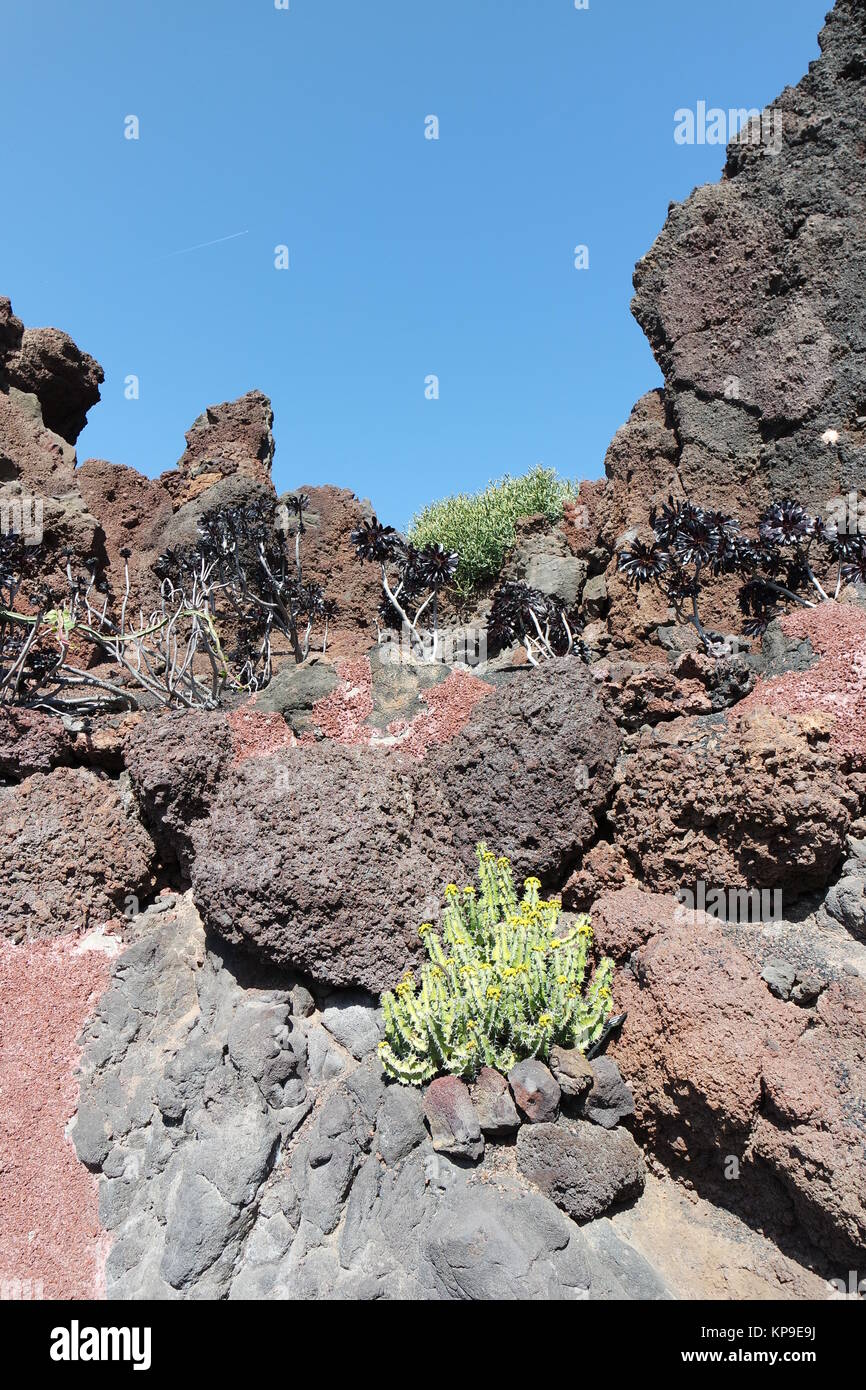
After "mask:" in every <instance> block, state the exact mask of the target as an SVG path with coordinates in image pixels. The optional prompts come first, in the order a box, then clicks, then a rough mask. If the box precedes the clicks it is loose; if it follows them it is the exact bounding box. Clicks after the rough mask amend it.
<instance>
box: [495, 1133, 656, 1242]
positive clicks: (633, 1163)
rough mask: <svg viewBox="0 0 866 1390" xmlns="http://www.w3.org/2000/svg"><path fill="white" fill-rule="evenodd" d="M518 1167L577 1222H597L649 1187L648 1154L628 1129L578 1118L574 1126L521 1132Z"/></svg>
mask: <svg viewBox="0 0 866 1390" xmlns="http://www.w3.org/2000/svg"><path fill="white" fill-rule="evenodd" d="M517 1166H518V1169H519V1171H520V1172H521V1173H522V1174H523V1175H524V1177H526V1178H528V1179H529V1181H530V1182H533V1183H535V1186H536V1187H538V1188H539V1189H540V1190H541V1191H542V1192H543V1193H544V1194H545V1196H547V1197H550V1199H551V1201H553V1202H555V1203H556V1205H557V1206H558V1207H561V1208H562V1210H563V1211H566V1212H568V1215H569V1216H571V1217H573V1219H574V1220H575V1221H592V1220H594V1219H595V1217H597V1216H603V1215H604V1213H605V1212H606V1211H608V1210H609V1209H610V1208H611V1207H612V1206H614V1205H615V1204H619V1203H622V1202H626V1201H629V1200H630V1199H631V1198H633V1197H638V1196H639V1195H640V1194H641V1192H642V1191H643V1189H644V1182H645V1179H646V1169H645V1167H644V1160H643V1154H642V1153H641V1151H640V1149H639V1148H638V1146H637V1144H636V1143H635V1141H634V1139H633V1138H632V1136H631V1135H630V1134H629V1132H628V1130H626V1129H614V1130H604V1129H599V1128H598V1126H596V1125H591V1124H587V1123H586V1122H584V1121H578V1122H577V1123H576V1125H575V1126H574V1128H572V1129H564V1128H562V1127H561V1126H560V1125H552V1124H540V1125H524V1126H523V1128H522V1129H521V1130H520V1132H519V1134H518V1136H517Z"/></svg>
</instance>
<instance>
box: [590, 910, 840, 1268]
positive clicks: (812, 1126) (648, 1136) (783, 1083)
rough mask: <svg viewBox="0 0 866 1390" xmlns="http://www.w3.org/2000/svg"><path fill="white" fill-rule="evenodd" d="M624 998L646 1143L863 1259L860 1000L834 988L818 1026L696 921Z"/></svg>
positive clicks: (646, 950) (751, 1205)
mask: <svg viewBox="0 0 866 1390" xmlns="http://www.w3.org/2000/svg"><path fill="white" fill-rule="evenodd" d="M666 910H667V909H666V908H663V909H662V911H663V912H665V911H666ZM615 989H616V1001H617V1008H618V1009H621V1010H623V1011H626V1012H627V1014H628V1018H627V1022H626V1025H625V1027H624V1028H623V1030H622V1033H621V1034H620V1036H619V1037H618V1039H617V1040H616V1042H615V1043H614V1044H613V1045H612V1048H611V1051H612V1054H613V1055H614V1056H615V1057H616V1059H617V1061H618V1062H619V1064H620V1066H621V1068H622V1070H623V1072H624V1073H625V1075H627V1076H628V1077H629V1080H630V1083H631V1087H632V1090H633V1093H634V1100H635V1107H636V1111H637V1128H638V1133H639V1137H641V1139H642V1140H644V1141H646V1142H647V1143H648V1144H649V1146H650V1147H651V1148H652V1149H653V1150H654V1151H655V1152H656V1153H657V1154H659V1155H660V1156H661V1157H662V1158H664V1160H665V1161H666V1162H667V1163H669V1164H671V1165H673V1166H674V1168H675V1169H676V1171H677V1172H679V1173H681V1174H683V1175H684V1176H687V1177H691V1179H692V1181H694V1182H696V1183H698V1184H700V1183H703V1182H708V1183H709V1184H710V1186H711V1188H712V1187H713V1185H715V1186H717V1187H718V1188H719V1189H721V1188H725V1187H727V1190H728V1194H729V1196H730V1199H731V1200H734V1201H737V1202H739V1203H740V1205H741V1206H742V1207H743V1209H744V1210H745V1211H746V1212H748V1213H750V1215H751V1216H752V1217H753V1218H755V1219H757V1220H759V1221H762V1222H768V1223H769V1224H770V1225H771V1226H772V1227H773V1228H774V1229H776V1230H777V1231H780V1230H787V1231H788V1232H789V1233H791V1234H793V1233H799V1231H800V1230H801V1229H802V1228H805V1230H806V1232H807V1234H808V1235H809V1237H810V1238H811V1239H812V1240H813V1241H814V1242H815V1243H816V1244H817V1245H818V1247H819V1248H820V1249H821V1250H822V1251H823V1252H824V1254H825V1255H827V1256H834V1257H838V1258H841V1259H844V1260H847V1259H850V1258H852V1257H853V1252H854V1251H855V1250H856V1249H857V1248H858V1247H859V1248H862V1246H863V1243H864V1239H866V1179H864V1176H863V1167H862V1159H861V1155H862V1146H863V1142H864V1124H863V1116H862V1107H861V1106H860V1103H859V1097H860V1096H862V1094H863V1091H864V1087H866V1065H864V1043H863V1038H864V1036H866V1035H864V1031H863V1020H864V1012H863V1011H864V995H863V991H862V988H861V987H860V986H859V985H857V986H856V987H855V986H854V985H853V984H852V985H851V986H850V987H848V986H846V987H845V989H843V988H842V987H840V986H836V985H834V986H831V988H830V989H829V990H827V991H826V993H825V994H824V995H822V996H821V999H820V1001H819V1004H818V1007H817V1010H816V1013H817V1018H816V1020H814V1021H810V1019H809V1018H807V1017H804V1015H803V1012H802V1010H800V1009H799V1008H798V1007H797V1006H796V1005H795V1004H785V1003H782V1002H781V1001H780V1000H778V999H776V998H775V997H774V996H773V995H772V994H771V993H770V991H769V990H768V989H767V987H766V985H765V984H764V983H763V982H762V980H761V979H760V977H759V973H758V966H757V965H756V964H755V962H753V961H752V960H750V959H749V958H748V957H747V956H746V955H745V954H744V953H743V952H742V951H740V950H739V949H738V948H737V947H736V946H735V945H733V944H732V942H731V941H729V940H728V939H727V938H726V936H725V935H724V934H723V932H722V930H721V928H719V926H718V925H716V924H714V923H712V922H710V921H708V920H707V919H705V918H701V917H700V914H696V915H695V918H694V920H691V921H689V922H688V923H676V924H673V925H671V926H669V927H667V928H666V929H665V930H663V931H661V932H659V933H657V934H656V935H654V936H652V937H651V938H650V939H649V940H648V941H647V943H646V944H645V945H643V946H642V947H641V948H640V949H639V951H638V954H637V958H636V960H635V962H634V963H633V967H632V970H631V971H618V972H617V976H616V984H615ZM660 1039H663V1040H664V1041H663V1045H662V1044H660ZM732 1160H735V1162H736V1165H737V1167H736V1173H737V1174H739V1179H740V1181H739V1182H738V1183H737V1184H736V1185H734V1184H733V1183H730V1182H729V1179H730V1176H731V1173H732V1171H734V1170H733V1168H732ZM846 1267H847V1266H846Z"/></svg>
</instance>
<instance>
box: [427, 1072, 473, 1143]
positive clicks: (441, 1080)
mask: <svg viewBox="0 0 866 1390" xmlns="http://www.w3.org/2000/svg"><path fill="white" fill-rule="evenodd" d="M424 1114H425V1115H426V1117H427V1123H428V1125H429V1126H430V1137H431V1138H432V1140H433V1147H434V1149H435V1150H436V1151H437V1153H446V1154H455V1155H456V1156H457V1157H460V1158H472V1159H478V1158H481V1156H482V1154H483V1153H484V1140H483V1138H482V1136H481V1126H480V1124H479V1122H478V1115H477V1114H476V1112H475V1107H474V1105H473V1104H472V1100H471V1097H470V1095H469V1090H468V1088H467V1087H466V1085H465V1084H464V1083H463V1082H462V1081H461V1080H460V1078H459V1077H457V1076H439V1077H437V1078H436V1080H435V1081H431V1082H430V1085H429V1086H428V1087H427V1090H426V1091H425V1092H424Z"/></svg>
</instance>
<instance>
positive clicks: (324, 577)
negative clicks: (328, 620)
mask: <svg viewBox="0 0 866 1390" xmlns="http://www.w3.org/2000/svg"><path fill="white" fill-rule="evenodd" d="M293 490H294V491H297V492H304V493H306V495H307V496H308V497H309V499H310V505H309V508H308V510H307V512H306V513H305V515H304V524H305V526H306V527H307V530H306V533H305V535H304V537H303V540H302V542H301V559H302V562H303V567H304V579H305V581H307V580H309V581H312V582H313V583H316V584H321V586H322V588H323V589H324V591H325V593H326V594H327V596H328V597H329V598H333V599H334V601H335V602H336V604H337V614H336V618H335V620H334V622H333V623H332V625H331V631H330V633H329V638H328V651H329V654H332V655H333V656H337V657H340V656H348V657H352V656H358V655H360V654H362V653H365V652H368V651H369V650H370V648H371V647H372V646H373V645H374V643H375V642H376V615H377V613H378V611H379V605H380V604H381V602H382V584H381V576H380V573H379V569H378V566H376V565H369V564H361V562H360V560H359V559H358V557H357V555H356V554H355V549H354V546H353V545H352V541H351V533H352V530H353V528H354V527H355V526H357V525H358V523H359V522H360V521H361V520H363V519H364V518H365V517H369V516H370V515H372V508H371V507H370V504H369V502H362V501H359V499H358V498H357V497H356V496H355V494H354V493H353V492H350V491H349V490H348V488H342V487H330V486H327V487H308V486H306V484H305V485H304V486H302V487H299V488H296V489H293Z"/></svg>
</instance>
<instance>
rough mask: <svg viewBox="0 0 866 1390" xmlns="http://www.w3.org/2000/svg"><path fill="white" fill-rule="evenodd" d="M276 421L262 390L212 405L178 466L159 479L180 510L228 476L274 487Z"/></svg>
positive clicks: (195, 428)
mask: <svg viewBox="0 0 866 1390" xmlns="http://www.w3.org/2000/svg"><path fill="white" fill-rule="evenodd" d="M273 423H274V412H273V411H272V409H271V403H270V401H269V400H268V398H267V396H265V395H264V394H263V393H262V392H261V391H248V392H247V393H246V395H245V396H239V397H238V399H237V400H235V401H223V402H222V404H221V405H209V406H208V407H207V409H206V410H205V411H203V412H202V414H201V415H199V417H198V419H197V420H195V421H194V422H193V424H192V425H191V426H190V428H189V429H188V430H187V433H186V449H185V450H184V452H183V453H182V454H181V456H180V458H179V459H178V461H177V467H176V468H172V469H169V470H168V471H167V472H165V473H163V474H162V475H161V477H160V482H161V483H162V485H163V487H165V489H166V490H167V491H168V492H169V494H170V495H171V497H172V499H173V501H174V505H175V507H182V506H183V505H184V504H185V503H186V502H192V501H194V500H195V498H196V497H199V496H201V494H202V493H203V492H206V491H207V490H208V488H211V487H213V485H214V483H218V482H221V481H222V480H224V479H225V478H235V477H238V478H246V479H248V480H250V481H251V482H254V483H262V484H264V485H265V486H268V485H270V483H271V464H272V463H273V458H274V436H273V434H272V433H271V427H272V425H273Z"/></svg>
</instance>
